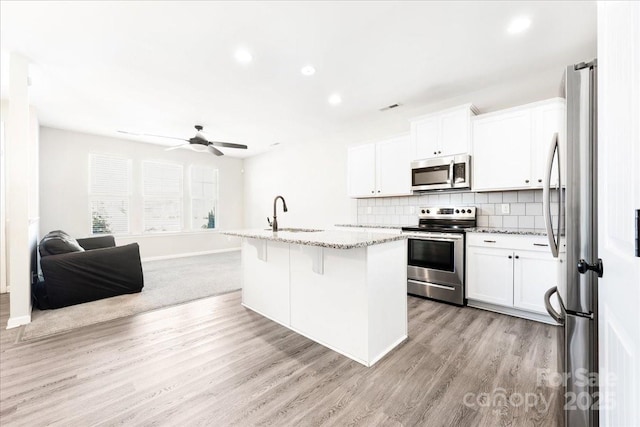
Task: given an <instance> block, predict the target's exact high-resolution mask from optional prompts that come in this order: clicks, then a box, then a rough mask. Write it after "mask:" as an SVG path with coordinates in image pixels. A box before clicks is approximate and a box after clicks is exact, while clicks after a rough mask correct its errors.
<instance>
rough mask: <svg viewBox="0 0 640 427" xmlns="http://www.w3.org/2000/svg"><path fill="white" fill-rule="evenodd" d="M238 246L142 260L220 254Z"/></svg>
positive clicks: (143, 259) (231, 250) (233, 249)
mask: <svg viewBox="0 0 640 427" xmlns="http://www.w3.org/2000/svg"><path fill="white" fill-rule="evenodd" d="M239 250H240V248H228V249H214V250H211V251H201V252H187V253H182V254H174V255H162V256H152V257H147V258H142V261H143V262H144V261H162V260H164V259H173V258H186V257H190V256H198V255H211V254H220V253H223V252H234V251H239Z"/></svg>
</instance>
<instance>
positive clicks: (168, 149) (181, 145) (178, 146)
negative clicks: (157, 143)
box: [164, 142, 189, 151]
mask: <svg viewBox="0 0 640 427" xmlns="http://www.w3.org/2000/svg"><path fill="white" fill-rule="evenodd" d="M187 145H189V143H188V142H187V143H186V144H180V145H174V146H173V147H169V148H165V149H164V151H171V150H175V149H176V148H181V147H185V146H187Z"/></svg>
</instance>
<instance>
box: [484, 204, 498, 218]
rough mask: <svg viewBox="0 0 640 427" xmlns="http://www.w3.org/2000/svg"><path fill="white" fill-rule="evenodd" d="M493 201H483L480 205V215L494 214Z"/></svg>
mask: <svg viewBox="0 0 640 427" xmlns="http://www.w3.org/2000/svg"><path fill="white" fill-rule="evenodd" d="M494 206H495V205H494V204H493V203H483V204H481V205H480V215H495V213H496V211H495V208H494Z"/></svg>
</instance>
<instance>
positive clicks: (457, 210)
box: [456, 209, 464, 213]
mask: <svg viewBox="0 0 640 427" xmlns="http://www.w3.org/2000/svg"><path fill="white" fill-rule="evenodd" d="M462 212H463V213H464V209H463V210H462ZM456 213H460V209H456Z"/></svg>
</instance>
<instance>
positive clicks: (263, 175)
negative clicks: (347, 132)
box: [245, 143, 356, 228]
mask: <svg viewBox="0 0 640 427" xmlns="http://www.w3.org/2000/svg"><path fill="white" fill-rule="evenodd" d="M346 174H347V150H346V149H345V144H344V143H343V144H336V143H330V144H327V145H323V144H304V145H303V144H301V145H294V146H290V147H285V146H283V147H282V148H278V149H275V150H274V151H272V152H269V153H265V154H262V155H260V156H255V157H250V158H248V159H246V160H245V226H246V227H248V228H264V227H268V226H269V225H268V223H267V219H266V218H267V217H272V216H273V200H274V198H275V197H276V196H277V195H281V196H283V197H284V198H285V200H286V201H287V207H288V208H289V211H288V212H286V213H285V212H283V210H282V204H281V202H278V207H277V209H278V210H277V212H278V225H279V226H280V227H296V226H298V227H299V226H303V227H304V226H308V227H326V226H329V225H333V224H336V223H348V222H355V214H356V205H355V200H351V199H349V198H348V197H347V186H346V183H347V175H346Z"/></svg>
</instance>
